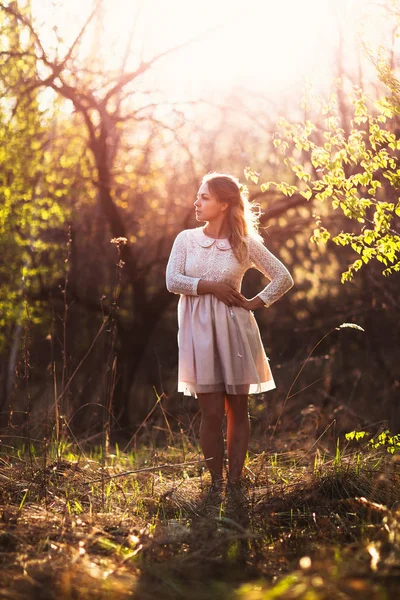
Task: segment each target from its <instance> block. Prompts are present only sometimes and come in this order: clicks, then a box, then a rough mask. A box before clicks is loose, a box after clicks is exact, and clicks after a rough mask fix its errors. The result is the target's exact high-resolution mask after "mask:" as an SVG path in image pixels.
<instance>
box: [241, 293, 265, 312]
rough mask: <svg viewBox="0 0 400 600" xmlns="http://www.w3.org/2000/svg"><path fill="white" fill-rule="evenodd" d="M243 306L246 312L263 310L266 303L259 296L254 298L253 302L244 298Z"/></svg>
mask: <svg viewBox="0 0 400 600" xmlns="http://www.w3.org/2000/svg"><path fill="white" fill-rule="evenodd" d="M241 306H242V307H243V308H245V309H246V310H255V309H256V308H262V307H263V306H264V302H263V301H262V300H261V298H260V297H259V296H254V298H252V299H251V300H247V298H244V302H242V304H241Z"/></svg>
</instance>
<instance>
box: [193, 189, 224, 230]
mask: <svg viewBox="0 0 400 600" xmlns="http://www.w3.org/2000/svg"><path fill="white" fill-rule="evenodd" d="M194 206H195V209H196V219H197V221H202V222H204V221H208V222H209V221H215V220H216V219H220V218H221V217H222V216H223V215H224V213H225V212H226V209H227V208H228V204H227V203H226V202H219V201H218V200H217V198H216V197H215V196H213V195H212V194H211V193H210V191H209V189H208V184H207V183H203V185H202V186H201V187H200V188H199V191H198V192H197V199H196V202H195V203H194Z"/></svg>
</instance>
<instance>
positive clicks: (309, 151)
mask: <svg viewBox="0 0 400 600" xmlns="http://www.w3.org/2000/svg"><path fill="white" fill-rule="evenodd" d="M350 102H351V104H352V106H353V117H352V119H351V122H350V130H349V131H348V132H346V131H345V129H344V128H343V122H342V120H341V115H340V112H339V108H338V103H337V101H336V99H335V97H334V96H333V95H332V96H331V98H330V99H329V101H328V102H326V103H324V104H322V105H320V106H319V108H320V112H321V116H322V117H323V120H324V126H323V127H322V128H319V127H317V125H315V124H314V123H313V122H312V121H310V120H305V121H304V122H302V123H290V122H289V121H287V120H286V119H280V120H279V121H278V127H279V131H278V132H277V133H276V135H275V139H274V146H275V148H277V150H278V151H279V152H280V153H281V155H282V156H284V163H285V165H286V166H287V167H288V168H289V169H290V170H291V171H292V172H293V174H294V176H295V181H294V182H291V183H287V182H285V181H283V182H280V183H277V182H275V181H268V182H264V183H262V184H261V191H263V192H264V191H266V190H268V189H269V188H270V186H275V187H276V188H277V189H278V190H279V191H280V192H281V193H282V194H284V195H285V196H292V195H293V194H300V195H301V196H303V197H304V198H305V199H306V200H311V199H315V200H318V201H320V202H326V201H329V202H330V203H331V206H332V208H333V209H334V210H338V209H339V210H341V211H342V213H343V215H344V216H345V217H346V218H347V219H349V220H351V221H353V223H352V224H349V230H348V231H343V230H342V231H340V232H338V233H336V234H335V235H333V234H332V232H331V231H329V230H328V228H327V227H325V226H324V225H323V223H322V218H321V216H320V215H319V214H318V212H317V211H316V212H315V214H314V216H315V219H316V228H315V230H314V234H313V236H312V237H311V241H314V242H316V243H317V244H318V243H320V242H321V243H326V242H327V241H328V240H330V239H332V241H333V242H335V243H336V244H338V245H341V246H347V245H350V246H351V248H352V249H353V250H355V251H356V252H357V253H358V254H359V258H357V259H356V260H354V262H353V263H352V264H351V265H350V266H349V268H348V270H347V271H346V272H345V273H343V274H342V281H349V280H350V279H351V278H352V277H353V275H354V273H355V272H356V271H358V270H359V269H360V268H361V267H362V266H363V265H364V264H367V263H368V262H369V261H371V260H372V259H375V260H377V261H380V262H381V263H383V265H384V266H385V269H384V270H383V274H384V275H389V274H392V273H394V272H396V271H399V270H400V261H399V253H400V234H399V232H398V231H397V230H396V229H394V228H393V227H394V224H395V223H396V217H400V197H399V192H398V190H399V188H400V165H399V161H398V151H399V150H400V139H398V137H397V135H396V133H394V132H393V131H392V130H393V128H394V123H392V122H391V119H392V118H393V116H394V108H393V106H391V105H390V103H389V102H388V101H387V100H385V101H382V102H379V103H376V104H375V111H374V113H377V114H372V113H371V111H370V109H369V108H368V106H367V99H366V96H365V94H364V93H363V92H362V90H360V89H357V88H355V89H354V91H353V94H352V96H351V97H350ZM246 177H247V178H249V177H250V178H252V180H253V181H258V174H257V173H254V172H253V171H251V170H247V172H246ZM296 180H297V182H296Z"/></svg>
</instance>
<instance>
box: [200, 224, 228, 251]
mask: <svg viewBox="0 0 400 600" xmlns="http://www.w3.org/2000/svg"><path fill="white" fill-rule="evenodd" d="M194 237H195V239H196V242H197V243H198V244H199V245H200V246H201V247H202V248H209V247H210V246H212V245H213V244H214V242H215V243H216V245H217V248H218V249H219V250H229V249H230V248H232V246H231V243H230V241H229V238H220V239H216V238H211V237H208V235H206V234H205V233H204V231H203V227H197V228H196V229H195V230H194Z"/></svg>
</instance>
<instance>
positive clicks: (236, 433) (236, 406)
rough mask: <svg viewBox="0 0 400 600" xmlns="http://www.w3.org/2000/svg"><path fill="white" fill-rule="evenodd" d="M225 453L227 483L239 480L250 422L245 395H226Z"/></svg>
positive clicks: (247, 441)
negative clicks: (227, 467)
mask: <svg viewBox="0 0 400 600" xmlns="http://www.w3.org/2000/svg"><path fill="white" fill-rule="evenodd" d="M225 411H226V416H227V451H228V464H229V481H230V482H231V483H235V482H237V481H239V480H240V476H241V473H242V469H243V465H244V460H245V458H246V452H247V446H248V443H249V437H250V421H249V412H248V397H247V395H242V394H241V395H231V394H229V395H227V396H226V402H225Z"/></svg>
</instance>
